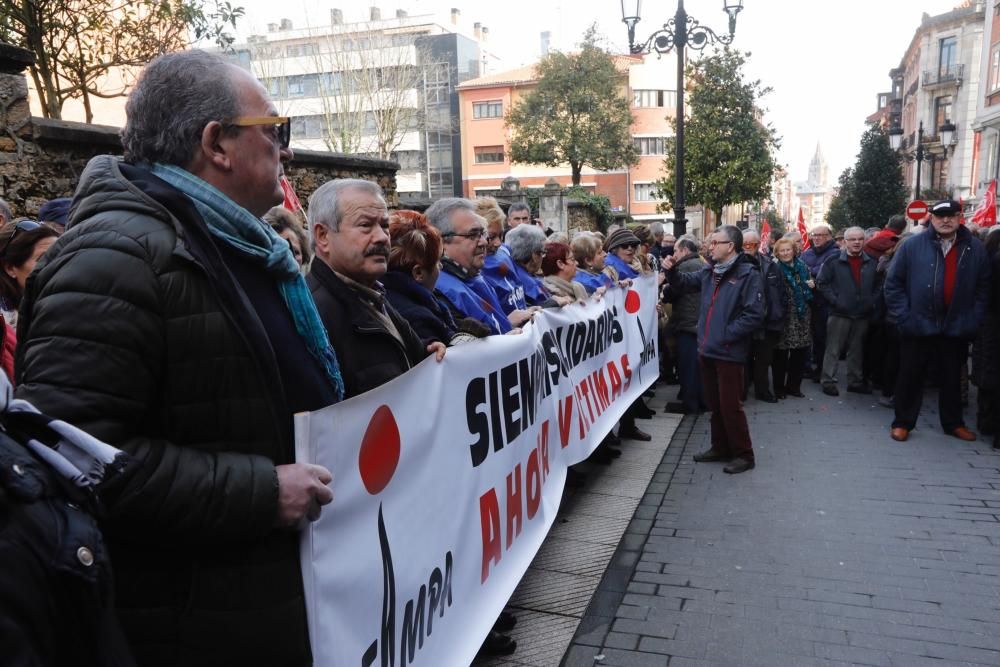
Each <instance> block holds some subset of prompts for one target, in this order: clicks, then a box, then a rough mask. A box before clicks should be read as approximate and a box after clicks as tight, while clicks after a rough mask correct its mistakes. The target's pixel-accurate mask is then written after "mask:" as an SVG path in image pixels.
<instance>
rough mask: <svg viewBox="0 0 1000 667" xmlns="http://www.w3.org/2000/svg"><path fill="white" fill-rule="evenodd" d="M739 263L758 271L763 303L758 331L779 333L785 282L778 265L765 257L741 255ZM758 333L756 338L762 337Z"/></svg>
mask: <svg viewBox="0 0 1000 667" xmlns="http://www.w3.org/2000/svg"><path fill="white" fill-rule="evenodd" d="M740 261H743V262H745V263H747V264H749V265H750V266H752V267H754V268H755V269H757V270H758V271H760V278H761V297H762V299H763V303H764V323H763V324H762V326H761V329H760V331H762V332H763V331H765V330H766V331H781V330H782V329H783V328H784V326H785V300H786V295H785V282H784V278H782V276H781V273H780V272H779V269H778V265H777V264H775V263H774V260H772V259H771V258H770V257H768V256H767V255H764V254H762V253H757V254H756V255H750V254H748V253H743V254H742V255H740ZM762 336H763V333H759V334H758V337H762Z"/></svg>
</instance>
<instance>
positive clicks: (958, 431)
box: [948, 426, 979, 442]
mask: <svg viewBox="0 0 1000 667" xmlns="http://www.w3.org/2000/svg"><path fill="white" fill-rule="evenodd" d="M948 435H953V436H955V437H956V438H958V439H959V440H965V441H966V442H974V441H975V440H976V439H977V438H978V437H979V436H978V435H976V432H975V431H970V430H969V429H967V428H965V427H964V426H959V427H958V428H953V429H952V430H951V433H949V434H948Z"/></svg>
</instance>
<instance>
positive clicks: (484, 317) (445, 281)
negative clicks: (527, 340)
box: [437, 271, 513, 334]
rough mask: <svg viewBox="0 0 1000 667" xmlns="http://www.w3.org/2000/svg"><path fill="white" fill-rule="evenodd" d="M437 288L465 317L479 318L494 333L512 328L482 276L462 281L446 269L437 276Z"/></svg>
mask: <svg viewBox="0 0 1000 667" xmlns="http://www.w3.org/2000/svg"><path fill="white" fill-rule="evenodd" d="M437 290H438V291H439V292H441V294H443V295H444V296H445V298H447V299H448V301H450V302H451V303H452V305H454V306H455V308H457V309H458V310H459V311H460V312H462V313H463V314H464V315H465V316H466V317H471V318H474V319H476V320H479V321H480V322H482V323H483V324H485V325H486V326H488V327H489V328H490V331H492V332H493V333H494V334H503V333H507V332H508V331H510V330H511V329H512V328H513V327H512V326H511V325H510V320H508V319H507V316H506V315H505V314H504V312H503V308H501V307H500V302H499V301H498V300H497V295H496V294H495V293H494V292H493V288H491V287H490V286H489V285H488V284H487V283H486V281H485V280H483V278H482V276H476V277H475V278H471V279H469V280H468V281H463V280H462V279H461V278H459V277H457V276H454V275H452V274H450V273H448V272H447V271H442V272H441V275H440V277H438V281H437Z"/></svg>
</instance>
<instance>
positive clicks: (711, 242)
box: [708, 241, 732, 246]
mask: <svg viewBox="0 0 1000 667" xmlns="http://www.w3.org/2000/svg"><path fill="white" fill-rule="evenodd" d="M720 243H732V241H709V242H708V245H709V246H717V245H719V244H720Z"/></svg>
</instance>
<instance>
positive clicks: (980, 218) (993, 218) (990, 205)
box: [972, 179, 997, 227]
mask: <svg viewBox="0 0 1000 667" xmlns="http://www.w3.org/2000/svg"><path fill="white" fill-rule="evenodd" d="M972 222H973V223H974V224H977V225H979V226H980V227H992V226H993V225H995V224H997V182H996V179H994V180H993V182H992V183H990V187H988V188H986V192H985V193H983V200H982V201H981V202H979V206H977V207H976V210H975V211H973V212H972Z"/></svg>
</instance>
